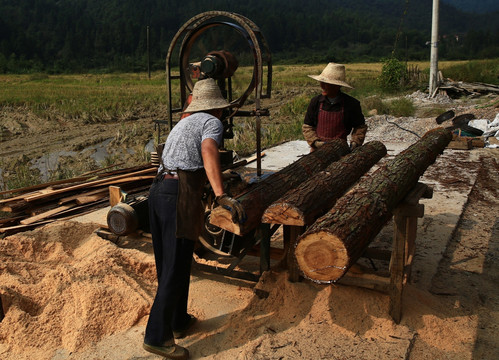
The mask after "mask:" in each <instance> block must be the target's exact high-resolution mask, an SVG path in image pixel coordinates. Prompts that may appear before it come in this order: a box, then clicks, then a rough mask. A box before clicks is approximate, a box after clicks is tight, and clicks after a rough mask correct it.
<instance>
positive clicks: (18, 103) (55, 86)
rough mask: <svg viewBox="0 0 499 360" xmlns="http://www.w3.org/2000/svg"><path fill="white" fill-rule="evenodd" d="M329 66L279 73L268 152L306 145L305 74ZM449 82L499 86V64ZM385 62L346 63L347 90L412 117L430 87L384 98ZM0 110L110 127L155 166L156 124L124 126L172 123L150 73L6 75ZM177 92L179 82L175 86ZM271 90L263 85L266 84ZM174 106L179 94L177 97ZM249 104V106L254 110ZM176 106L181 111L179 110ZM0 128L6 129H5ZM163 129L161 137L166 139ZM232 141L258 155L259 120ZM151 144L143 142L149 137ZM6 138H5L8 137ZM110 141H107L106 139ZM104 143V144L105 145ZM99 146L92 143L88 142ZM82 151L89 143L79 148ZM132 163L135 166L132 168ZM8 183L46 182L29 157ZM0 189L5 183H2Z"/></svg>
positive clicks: (469, 67) (68, 162)
mask: <svg viewBox="0 0 499 360" xmlns="http://www.w3.org/2000/svg"><path fill="white" fill-rule="evenodd" d="M409 65H411V66H413V65H414V66H416V65H417V66H418V68H419V69H421V70H420V71H421V73H425V72H426V71H427V68H428V64H425V63H410V64H409ZM323 68H324V64H319V65H278V66H275V68H274V71H273V81H272V97H271V99H263V100H262V107H263V108H269V110H270V116H269V117H261V121H262V127H261V144H262V148H266V147H269V146H272V145H275V144H278V143H282V142H284V141H288V140H296V139H302V133H301V126H302V123H303V117H304V114H305V111H306V108H307V106H308V103H309V100H310V98H311V97H312V96H314V95H316V94H318V93H320V87H319V85H318V83H317V81H315V80H313V79H310V78H309V77H308V76H307V75H311V74H319V73H320V72H321V71H322V69H323ZM439 68H440V69H442V71H443V73H444V76H445V77H452V78H453V79H454V80H462V79H465V81H487V82H489V83H495V84H498V83H499V80H498V79H497V78H495V79H494V78H493V77H494V74H497V73H499V71H497V69H498V68H499V59H495V60H487V61H470V62H466V61H460V62H441V63H440V64H439ZM382 69H383V63H381V62H376V63H355V64H347V65H346V73H347V82H348V83H350V84H351V85H353V86H354V87H355V89H352V90H347V89H345V91H347V92H348V93H349V94H351V95H352V96H354V97H356V98H357V99H359V100H360V102H361V105H362V109H363V111H364V114H365V115H366V116H368V113H369V112H370V111H371V110H376V113H377V114H390V115H394V116H411V115H413V114H414V112H415V110H416V109H415V108H414V104H413V103H412V101H411V100H410V99H408V98H406V97H405V95H406V94H408V93H410V92H413V91H415V90H419V89H420V88H421V87H424V86H426V84H425V83H418V82H412V83H409V84H406V86H405V87H404V88H403V89H399V90H397V91H391V92H386V91H385V90H384V89H383V88H381V86H380V80H379V78H380V76H381V74H382ZM251 74H252V68H251V67H240V68H239V69H238V70H237V72H236V74H235V76H234V78H233V86H234V89H235V92H236V94H239V93H241V91H243V90H245V89H244V87H245V86H247V84H248V82H249V79H250V78H251ZM0 86H1V87H2V89H5V91H1V92H0V106H2V107H4V108H21V109H22V110H21V111H22V112H26V113H34V114H36V115H37V117H38V118H39V119H42V120H46V121H47V124H49V125H47V126H56V125H54V124H57V123H58V122H59V121H61V120H62V121H66V120H70V122H71V124H72V125H78V126H79V125H85V124H88V123H90V122H91V123H106V124H107V125H106V126H108V125H110V124H112V126H113V129H114V130H113V131H114V139H113V140H112V142H111V145H112V147H114V148H116V149H118V153H120V152H121V154H122V153H124V152H125V151H127V150H130V151H132V152H133V153H134V161H137V163H144V162H147V161H149V158H150V154H149V153H147V152H146V151H144V145H145V143H146V142H147V141H148V139H149V138H150V136H151V134H153V133H154V126H153V123H152V121H151V123H150V129H145V127H147V126H146V125H144V123H142V124H138V122H137V123H134V122H126V123H125V122H124V121H122V120H135V119H138V118H139V117H142V118H151V119H153V118H155V119H156V118H157V119H166V111H167V108H166V106H167V103H166V85H165V74H164V72H163V71H156V72H153V73H152V76H151V79H149V78H148V76H147V74H144V73H139V74H133V73H116V74H85V75H48V74H44V73H37V74H25V75H0ZM173 88H174V89H178V83H174V84H173ZM264 89H265V86H264ZM173 95H174V99H176V100H174V101H177V102H178V99H179V95H178V94H177V93H176V92H175V91H174V93H173ZM251 101H252V99H251V98H250V99H249V102H250V104H249V105H248V107H249V108H252V106H253V104H252V103H251ZM178 105H179V104H177V105H176V106H178ZM445 110H447V109H445V108H443V107H441V106H437V107H435V108H433V109H432V108H429V109H425V110H424V111H425V116H437V115H438V114H440V113H442V112H444V111H445ZM0 128H1V126H0ZM164 130H165V129H164V128H163V129H162V138H163V139H164V137H165V135H166V133H165V131H164ZM2 133H5V134H6V135H5V137H11V136H15V134H9V133H8V131H7V130H5V131H2ZM234 134H235V136H234V139H232V140H226V141H225V146H226V148H228V149H232V150H234V151H236V153H237V154H239V155H240V156H247V155H250V154H251V153H253V152H254V151H255V149H256V127H255V121H254V118H236V119H234ZM145 138H148V139H147V140H146V141H145V142H144V139H145ZM1 139H3V135H2V138H1ZM102 140H104V139H102ZM102 140H99V141H102ZM89 145H93V144H89ZM80 146H81V147H80V148H78V149H76V148H73V149H72V150H73V151H81V150H83V148H85V147H86V146H88V144H80ZM120 161H122V158H118V157H117V156H116V153H111V154H110V155H109V156H108V157H107V158H106V159H105V160H104V161H103V162H102V164H98V165H99V166H108V165H112V164H115V163H117V162H120ZM127 164H128V165H132V164H131V163H127ZM52 166H53V169H50V171H49V174H48V176H49V178H50V180H56V179H61V178H67V177H74V176H77V175H79V174H82V173H84V172H87V171H90V170H94V169H95V167H96V166H97V165H95V164H93V165H89V162H85V161H82V160H81V159H78V158H74V157H65V158H64V159H63V160H62V164H53V165H52ZM0 169H2V172H1V173H0V176H1V177H2V178H3V184H4V186H6V187H7V188H10V189H12V188H19V187H23V186H28V185H32V184H35V183H39V182H40V175H39V174H38V172H37V171H32V170H30V159H28V158H26V157H23V158H22V159H19V160H17V161H16V163H15V164H6V163H5V162H3V159H2V162H0ZM0 183H2V181H0Z"/></svg>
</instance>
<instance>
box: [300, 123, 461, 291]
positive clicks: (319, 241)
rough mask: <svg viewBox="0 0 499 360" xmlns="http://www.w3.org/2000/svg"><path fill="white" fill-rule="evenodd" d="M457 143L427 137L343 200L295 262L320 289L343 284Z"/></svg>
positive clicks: (444, 135)
mask: <svg viewBox="0 0 499 360" xmlns="http://www.w3.org/2000/svg"><path fill="white" fill-rule="evenodd" d="M451 139H452V134H451V132H450V131H449V130H447V129H442V128H438V129H434V130H431V131H429V132H427V133H426V134H425V135H424V136H423V137H422V138H421V139H420V140H419V141H418V142H416V143H415V144H413V145H412V146H410V147H409V148H407V149H406V150H405V151H403V152H402V153H400V154H398V155H397V156H396V157H395V158H394V159H393V160H391V161H389V162H387V163H386V164H385V165H383V166H381V167H380V168H379V169H378V170H376V171H375V172H374V173H373V174H372V175H370V176H366V177H365V178H363V179H362V181H360V182H359V183H357V185H355V186H354V187H353V188H352V189H351V190H350V191H349V192H348V193H347V194H345V195H344V196H342V197H341V198H340V199H339V200H338V201H337V202H336V205H335V206H334V207H333V208H332V209H331V210H330V211H329V212H328V213H326V214H325V215H324V216H322V217H320V218H319V219H318V220H317V221H316V222H315V223H314V224H313V225H312V226H311V227H310V228H309V229H308V230H307V231H306V232H305V233H304V234H303V235H302V236H301V237H299V238H298V240H297V244H296V248H295V256H296V260H297V262H298V266H299V268H300V270H301V271H302V272H303V274H304V276H305V277H307V278H308V279H311V280H313V281H316V282H319V283H331V282H335V281H337V280H338V279H340V278H341V277H342V276H343V275H344V274H345V273H346V272H347V271H348V269H349V268H350V267H351V266H352V265H353V264H355V263H356V262H357V260H358V259H359V257H360V256H361V255H362V253H363V252H364V251H365V250H366V248H367V247H368V245H369V243H370V242H371V241H372V240H373V239H374V238H375V237H376V235H377V234H378V233H379V231H380V230H381V228H382V227H383V226H384V225H385V224H386V222H387V221H388V220H390V218H391V217H392V212H393V211H394V209H395V208H396V207H397V206H398V205H399V203H400V202H401V201H402V200H403V199H404V197H405V196H406V195H407V194H408V193H409V192H410V191H411V190H412V189H413V188H414V187H415V186H416V184H417V182H418V179H419V177H420V176H421V175H423V173H424V172H425V171H426V169H427V168H428V166H430V165H431V164H432V163H433V162H435V160H436V158H437V156H438V155H439V154H440V153H441V152H442V151H443V150H444V149H445V147H446V146H447V144H448V143H449V142H450V141H451Z"/></svg>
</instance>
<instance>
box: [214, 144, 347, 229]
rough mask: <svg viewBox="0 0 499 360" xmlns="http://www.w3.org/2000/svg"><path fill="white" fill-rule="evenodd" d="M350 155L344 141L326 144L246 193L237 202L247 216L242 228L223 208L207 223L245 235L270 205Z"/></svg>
mask: <svg viewBox="0 0 499 360" xmlns="http://www.w3.org/2000/svg"><path fill="white" fill-rule="evenodd" d="M349 152H350V150H349V148H348V145H347V143H346V141H344V140H333V141H330V142H328V143H326V144H325V145H324V146H322V147H321V148H320V149H318V150H316V151H314V152H311V153H309V154H307V155H305V156H303V157H302V158H301V159H299V160H298V161H295V162H294V163H292V164H290V165H288V166H286V167H285V168H284V169H282V170H280V171H278V172H276V173H273V174H272V175H270V176H268V177H267V178H263V179H262V180H261V181H260V182H259V183H257V184H255V185H254V186H253V187H251V188H249V190H248V191H247V192H246V193H244V194H242V195H240V196H238V197H237V200H238V201H239V202H240V203H241V204H242V206H243V208H244V210H245V212H246V215H247V220H246V221H245V222H244V223H243V224H239V223H234V222H232V217H231V214H230V212H229V211H228V210H226V209H224V208H222V207H216V208H214V209H213V210H212V212H211V216H210V222H211V223H212V224H213V225H216V226H218V227H221V228H222V229H225V230H228V231H230V232H232V233H234V234H236V235H244V234H247V233H248V232H249V231H251V230H253V229H254V228H256V227H257V226H258V225H259V224H260V223H261V218H262V214H263V212H264V211H265V209H266V208H267V207H268V206H269V205H270V204H272V203H273V202H274V201H275V200H277V199H279V198H280V197H281V196H282V195H284V194H285V193H286V192H287V191H288V190H290V189H292V188H295V187H297V186H298V185H299V184H301V183H302V182H303V181H305V180H307V179H308V178H310V177H311V176H312V175H314V174H315V173H317V172H318V171H321V170H323V169H325V168H326V167H327V166H328V165H329V164H330V163H332V162H333V161H337V160H339V159H340V158H341V157H342V156H344V155H346V154H348V153H349Z"/></svg>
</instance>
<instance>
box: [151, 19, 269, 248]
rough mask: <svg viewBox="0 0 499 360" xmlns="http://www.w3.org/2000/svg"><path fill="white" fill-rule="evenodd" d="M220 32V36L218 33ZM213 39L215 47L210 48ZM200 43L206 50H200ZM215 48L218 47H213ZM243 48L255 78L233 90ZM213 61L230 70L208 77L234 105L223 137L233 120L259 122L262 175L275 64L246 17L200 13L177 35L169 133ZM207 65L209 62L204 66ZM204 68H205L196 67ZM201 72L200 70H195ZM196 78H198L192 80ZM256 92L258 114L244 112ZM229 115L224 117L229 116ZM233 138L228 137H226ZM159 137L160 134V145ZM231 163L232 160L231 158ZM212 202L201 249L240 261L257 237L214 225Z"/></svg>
mask: <svg viewBox="0 0 499 360" xmlns="http://www.w3.org/2000/svg"><path fill="white" fill-rule="evenodd" d="M216 31H219V33H216ZM206 38H208V39H210V40H213V41H215V42H213V43H209V42H207V41H206V40H205V39H206ZM199 44H201V46H199ZM207 44H208V45H207ZM211 46H213V47H214V48H210V47H211ZM242 49H245V51H246V54H247V55H246V56H245V57H246V61H248V59H249V61H250V62H251V69H252V74H251V75H250V76H248V77H247V83H244V82H243V83H242V84H241V83H240V81H239V82H238V84H237V88H236V86H234V87H233V82H232V77H233V75H234V71H236V69H237V63H238V62H237V60H236V62H235V63H236V65H235V66H233V65H234V61H232V60H233V59H236V54H237V55H239V54H241V51H243V50H242ZM209 56H215V57H218V59H219V60H220V59H222V63H223V64H224V65H225V66H222V68H224V70H223V72H214V74H217V75H213V76H211V75H209V74H208V75H207V76H208V77H213V78H214V79H216V80H217V83H218V85H219V87H220V89H221V91H222V94H223V95H224V96H225V97H226V99H227V100H228V101H229V103H230V104H231V107H230V108H229V111H228V112H227V115H226V117H225V118H223V119H222V122H224V126H225V125H226V124H229V125H228V127H229V129H230V131H226V132H224V137H226V136H229V135H230V133H231V129H232V118H233V117H242V116H245V117H249V116H252V117H256V131H257V136H256V138H257V144H256V152H257V173H258V174H260V172H261V159H260V153H261V148H260V126H261V125H260V116H262V115H268V111H264V110H262V109H260V99H262V98H269V97H270V93H271V84H272V60H271V54H270V50H269V47H268V45H267V42H266V40H265V38H264V37H263V35H262V34H261V32H260V29H259V28H258V27H257V26H256V24H255V23H253V22H252V21H251V20H249V19H247V18H246V17H244V16H242V15H239V14H235V13H231V12H225V11H208V12H204V13H201V14H199V15H196V16H194V17H193V18H191V19H189V20H188V21H187V22H186V23H185V24H184V25H183V26H182V27H181V28H180V29H179V30H178V32H177V33H176V34H175V36H174V37H173V40H172V42H171V43H170V47H169V49H168V54H167V57H166V80H167V101H168V125H169V128H170V130H171V129H172V127H173V126H174V119H173V117H174V115H175V114H179V117H180V113H181V112H182V110H183V107H184V105H185V104H186V102H187V101H188V97H189V94H190V93H191V91H192V89H193V87H194V82H195V79H196V77H197V76H199V74H200V73H202V74H205V75H206V74H207V72H199V69H201V70H202V71H204V70H203V69H206V67H205V68H203V64H206V63H208V65H209V61H208V60H207V58H208V57H209ZM205 60H206V62H204V61H205ZM198 63H200V64H201V66H199V67H197V68H196V66H198V65H196V64H198ZM175 66H178V74H179V75H173V74H172V68H173V67H175ZM193 69H197V70H196V71H194V72H193V71H192V70H193ZM265 70H266V79H265V80H266V81H265V83H266V90H265V91H264V90H263V83H264V72H265ZM193 74H194V75H196V76H193ZM174 84H175V86H177V84H178V86H179V88H178V93H179V94H180V96H179V97H178V98H177V97H176V98H175V100H174V99H173V96H172V95H173V88H174V86H173V85H174ZM253 92H254V99H252V104H254V110H253V111H241V110H239V108H241V107H242V106H243V105H244V104H245V102H246V101H247V99H248V97H249V96H250V95H251V94H252V93H253ZM224 116H225V115H224ZM227 138H229V137H227ZM159 142H160V139H159V132H158V143H159ZM231 160H232V159H231ZM211 199H212V197H211V196H207V197H206V202H205V205H206V213H205V226H204V229H203V233H202V235H201V237H200V239H199V240H200V243H201V245H202V246H203V247H204V248H206V249H208V250H210V251H212V252H214V253H216V254H218V255H222V256H238V254H239V252H240V251H241V249H243V248H244V247H248V246H250V245H248V244H253V243H254V241H253V239H252V238H251V237H253V234H251V235H248V236H244V237H240V236H237V235H235V234H233V233H230V232H228V231H226V230H223V229H220V228H218V227H216V226H213V225H211V224H210V222H209V218H210V214H211V204H212V201H211Z"/></svg>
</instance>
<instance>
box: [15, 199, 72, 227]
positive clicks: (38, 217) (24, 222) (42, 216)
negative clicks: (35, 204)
mask: <svg viewBox="0 0 499 360" xmlns="http://www.w3.org/2000/svg"><path fill="white" fill-rule="evenodd" d="M74 206H75V205H74V204H69V205H62V206H59V207H57V208H55V209H52V210H49V211H45V212H43V213H41V214H38V215H35V216H31V217H29V218H26V219H24V220H21V221H20V223H21V224H22V225H29V224H33V223H34V222H37V221H39V220H43V219H46V218H48V217H50V216H53V215H55V214H59V213H61V212H63V211H66V210H68V209H71V208H73V207H74Z"/></svg>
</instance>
